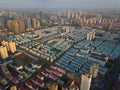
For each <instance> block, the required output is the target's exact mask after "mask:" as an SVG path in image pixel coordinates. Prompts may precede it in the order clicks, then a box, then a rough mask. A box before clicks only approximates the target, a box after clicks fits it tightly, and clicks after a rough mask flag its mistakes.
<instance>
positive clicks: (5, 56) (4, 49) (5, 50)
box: [0, 46, 8, 59]
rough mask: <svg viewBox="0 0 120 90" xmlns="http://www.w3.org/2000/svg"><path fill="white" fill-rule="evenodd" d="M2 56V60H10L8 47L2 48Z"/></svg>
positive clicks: (0, 50)
mask: <svg viewBox="0 0 120 90" xmlns="http://www.w3.org/2000/svg"><path fill="white" fill-rule="evenodd" d="M0 55H1V57H2V59H6V58H8V52H7V48H6V47H4V46H1V47H0Z"/></svg>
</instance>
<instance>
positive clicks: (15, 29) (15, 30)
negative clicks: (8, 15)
mask: <svg viewBox="0 0 120 90" xmlns="http://www.w3.org/2000/svg"><path fill="white" fill-rule="evenodd" d="M14 32H15V33H18V32H19V24H18V22H17V21H14Z"/></svg>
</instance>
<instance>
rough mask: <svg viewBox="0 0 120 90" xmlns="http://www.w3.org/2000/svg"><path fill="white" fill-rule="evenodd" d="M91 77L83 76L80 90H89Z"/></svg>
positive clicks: (88, 75)
mask: <svg viewBox="0 0 120 90" xmlns="http://www.w3.org/2000/svg"><path fill="white" fill-rule="evenodd" d="M91 80H92V75H90V74H85V75H82V77H81V87H80V90H90V86H91Z"/></svg>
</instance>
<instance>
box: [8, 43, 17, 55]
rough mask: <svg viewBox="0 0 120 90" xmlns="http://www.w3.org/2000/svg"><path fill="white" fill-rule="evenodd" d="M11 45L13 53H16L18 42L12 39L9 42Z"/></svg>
mask: <svg viewBox="0 0 120 90" xmlns="http://www.w3.org/2000/svg"><path fill="white" fill-rule="evenodd" d="M9 47H10V52H11V53H15V52H16V43H15V42H12V41H10V42H9Z"/></svg>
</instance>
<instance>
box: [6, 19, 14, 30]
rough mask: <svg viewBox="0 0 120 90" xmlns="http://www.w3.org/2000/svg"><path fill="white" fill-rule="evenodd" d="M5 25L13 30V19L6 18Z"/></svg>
mask: <svg viewBox="0 0 120 90" xmlns="http://www.w3.org/2000/svg"><path fill="white" fill-rule="evenodd" d="M7 26H8V28H9V29H10V30H13V29H14V28H13V27H14V24H13V21H12V20H8V21H7Z"/></svg>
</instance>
